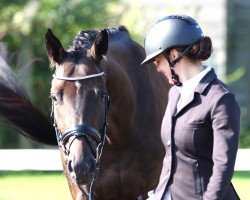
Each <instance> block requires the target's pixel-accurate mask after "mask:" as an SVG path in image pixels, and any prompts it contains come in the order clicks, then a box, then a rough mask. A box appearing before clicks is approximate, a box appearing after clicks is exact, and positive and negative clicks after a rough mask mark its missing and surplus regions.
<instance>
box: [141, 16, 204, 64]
mask: <svg viewBox="0 0 250 200" xmlns="http://www.w3.org/2000/svg"><path fill="white" fill-rule="evenodd" d="M202 37H203V33H202V30H201V28H200V26H199V25H198V23H197V22H196V21H195V20H194V19H193V18H191V17H189V16H186V15H169V16H166V17H164V18H162V19H160V20H158V21H157V22H156V23H155V24H154V25H153V26H152V27H151V29H150V30H149V32H148V34H147V36H146V39H145V43H144V47H145V52H146V59H145V60H144V61H143V62H142V63H141V64H142V65H143V64H147V63H150V62H152V61H153V60H154V57H155V56H157V55H159V54H160V53H162V52H166V51H167V50H169V49H171V48H173V47H178V46H179V47H180V46H181V47H183V46H187V47H188V46H192V45H193V44H195V43H196V42H198V41H199V40H200V39H201V38H202Z"/></svg>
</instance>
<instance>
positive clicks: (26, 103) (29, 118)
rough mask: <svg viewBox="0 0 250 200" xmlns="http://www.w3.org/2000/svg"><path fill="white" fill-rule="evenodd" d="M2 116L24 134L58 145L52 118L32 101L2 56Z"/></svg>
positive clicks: (0, 77) (0, 78)
mask: <svg viewBox="0 0 250 200" xmlns="http://www.w3.org/2000/svg"><path fill="white" fill-rule="evenodd" d="M0 91H1V92H0V117H1V120H5V121H6V122H9V123H10V124H12V125H14V126H15V127H17V128H19V129H20V130H21V131H22V132H21V133H22V134H23V135H25V136H26V137H28V138H31V139H33V140H36V141H38V142H42V143H44V144H49V145H56V144H57V140H56V136H55V131H54V128H53V125H52V124H51V123H50V120H49V119H48V118H47V117H46V116H44V115H43V114H42V113H41V112H40V111H39V110H38V109H36V108H35V106H34V105H33V104H32V103H31V101H30V99H29V96H28V95H27V93H26V92H25V89H24V88H23V87H22V85H21V84H20V82H19V81H18V78H17V76H16V75H15V74H14V72H12V71H11V69H10V67H9V66H8V65H7V64H6V62H5V61H4V60H3V59H2V58H1V56H0Z"/></svg>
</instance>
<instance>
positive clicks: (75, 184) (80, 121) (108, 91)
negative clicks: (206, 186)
mask: <svg viewBox="0 0 250 200" xmlns="http://www.w3.org/2000/svg"><path fill="white" fill-rule="evenodd" d="M45 44H46V50H47V53H48V57H49V59H50V62H51V66H52V68H53V69H54V70H55V73H54V75H53V80H52V85H51V98H52V102H53V106H52V108H53V116H54V125H55V131H54V130H52V129H51V127H52V126H51V124H50V123H49V122H48V120H47V119H46V118H45V117H43V118H42V117H41V116H42V115H41V116H40V115H38V114H37V116H36V115H34V116H33V115H32V116H28V114H26V115H27V119H28V120H29V122H28V123H27V121H26V124H25V125H24V123H25V117H26V115H22V116H21V114H19V113H22V112H24V113H25V111H24V110H26V109H28V113H33V112H34V113H37V110H36V109H35V107H34V106H33V105H32V104H31V103H30V101H29V100H27V99H28V98H27V96H26V95H17V94H18V91H19V90H18V89H16V90H12V89H11V88H10V87H8V86H7V85H6V84H5V82H4V81H3V82H0V83H1V88H2V89H1V88H0V89H1V90H2V91H4V93H6V95H4V94H1V95H0V114H1V115H2V116H4V117H5V118H6V117H7V118H8V119H10V120H12V123H13V124H14V125H16V126H17V127H20V128H21V129H22V130H23V131H24V132H25V134H26V135H28V136H29V137H31V138H33V139H36V140H38V141H41V142H43V143H48V144H55V142H56V140H55V135H57V142H58V144H59V149H60V152H61V157H62V164H63V169H64V172H65V175H66V177H67V180H68V184H69V188H70V191H71V194H72V197H73V199H77V200H83V199H88V196H90V199H95V200H106V199H107V200H133V199H137V197H138V196H140V195H142V196H144V197H146V194H147V192H148V191H149V190H151V189H153V188H155V187H156V184H157V182H158V178H159V173H160V171H161V166H162V159H163V155H164V149H163V146H162V143H161V139H160V127H161V120H162V117H163V114H164V111H165V107H166V103H167V94H168V90H169V85H168V83H167V80H166V79H165V77H164V76H163V75H162V74H160V73H158V72H157V71H156V69H155V67H154V66H150V65H148V66H146V67H141V66H140V63H141V62H142V60H143V59H144V57H145V54H144V50H143V48H142V47H141V46H140V45H139V44H137V43H136V42H134V41H133V40H132V39H131V38H130V36H129V33H128V31H127V30H126V29H125V28H124V27H119V28H117V29H115V28H112V29H105V30H93V31H81V32H79V34H78V35H77V36H76V37H75V39H74V41H73V44H72V46H71V47H70V48H69V49H68V50H67V51H66V50H64V48H63V46H62V44H61V42H60V41H59V39H58V38H57V37H56V36H55V35H54V34H53V33H52V31H51V30H50V29H48V31H47V33H46V35H45ZM5 91H6V92H5ZM8 93H10V94H8ZM23 99H26V100H25V101H23ZM109 100H110V101H111V103H109ZM16 101H17V102H16ZM12 104H13V105H15V106H16V108H17V111H16V112H15V113H14V118H16V120H13V118H12V117H13V116H12V115H13V114H12V113H11V112H12V111H13V108H12V107H11V105H12ZM33 110H35V111H33ZM20 118H23V119H22V120H21V119H20ZM33 122H35V123H37V125H33ZM40 123H41V124H40ZM29 124H32V125H31V127H29ZM43 126H45V127H47V128H46V129H45V130H46V131H43V130H37V129H36V128H38V127H40V129H42V127H43ZM27 127H28V128H27ZM41 135H43V136H41Z"/></svg>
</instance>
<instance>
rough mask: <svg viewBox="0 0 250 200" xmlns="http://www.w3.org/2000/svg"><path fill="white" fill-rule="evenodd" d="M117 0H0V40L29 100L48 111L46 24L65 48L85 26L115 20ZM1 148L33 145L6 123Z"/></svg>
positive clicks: (32, 146)
mask: <svg viewBox="0 0 250 200" xmlns="http://www.w3.org/2000/svg"><path fill="white" fill-rule="evenodd" d="M117 2H118V0H95V1H93V0H71V1H67V0H53V1H51V0H30V1H28V0H1V1H0V20H1V23H0V41H1V45H4V46H6V47H7V51H8V54H7V63H8V64H9V65H10V66H11V67H12V68H13V69H14V70H15V72H16V73H17V74H18V76H19V78H20V80H21V82H22V83H23V84H24V86H25V87H26V89H27V90H28V93H29V95H30V96H31V99H32V101H33V102H34V103H35V105H37V108H38V109H40V110H41V111H42V112H43V113H44V114H46V115H49V109H50V100H49V91H50V81H51V74H52V72H51V70H50V69H49V62H48V59H47V55H46V52H45V48H44V34H45V32H46V30H47V28H51V29H52V30H53V32H54V33H55V34H56V35H57V36H58V38H59V39H60V40H61V42H62V44H63V46H64V47H65V49H67V48H68V46H69V45H70V44H71V42H72V40H73V38H74V36H75V35H76V34H77V33H78V32H79V31H80V30H85V29H94V28H98V29H99V28H104V27H108V26H109V25H110V24H118V22H117V21H116V20H118V19H119V17H118V16H116V15H115V13H116V14H117V15H118V13H117V12H112V10H110V8H113V9H115V5H118V4H117ZM0 132H1V133H0V134H1V135H0V148H14V147H15V148H19V147H22V148H34V147H41V146H40V145H38V144H36V143H33V142H28V141H27V140H26V139H23V137H22V136H20V135H19V134H16V130H15V129H9V127H8V125H6V124H3V123H2V124H1V126H0Z"/></svg>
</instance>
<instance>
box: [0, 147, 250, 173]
mask: <svg viewBox="0 0 250 200" xmlns="http://www.w3.org/2000/svg"><path fill="white" fill-rule="evenodd" d="M0 170H1V171H22V170H38V171H39V170H40V171H62V164H61V157H60V153H59V151H58V150H54V149H53V150H51V149H49V150H48V149H17V150H13V149H11V150H0ZM235 171H250V149H239V150H238V154H237V158H236V163H235Z"/></svg>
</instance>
